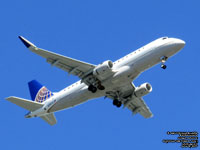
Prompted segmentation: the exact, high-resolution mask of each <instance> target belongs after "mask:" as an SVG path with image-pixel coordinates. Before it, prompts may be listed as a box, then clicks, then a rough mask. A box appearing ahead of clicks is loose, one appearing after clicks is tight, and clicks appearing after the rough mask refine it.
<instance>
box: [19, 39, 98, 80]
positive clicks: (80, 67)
mask: <svg viewBox="0 0 200 150" xmlns="http://www.w3.org/2000/svg"><path fill="white" fill-rule="evenodd" d="M19 38H20V40H21V41H22V42H23V43H24V45H25V46H26V47H27V48H29V49H30V50H31V51H32V52H34V53H36V54H38V55H40V56H42V57H44V58H46V60H47V62H48V63H50V64H51V65H52V66H56V67H58V68H60V69H62V70H64V71H66V72H68V73H69V74H73V75H75V76H78V77H79V78H81V79H82V78H83V77H84V76H86V75H87V74H89V73H90V72H91V71H92V70H93V69H94V68H95V67H96V65H92V64H89V63H86V62H83V61H79V60H76V59H72V58H69V57H66V56H63V55H60V54H56V53H53V52H50V51H47V50H43V49H41V48H38V47H36V46H35V45H34V44H33V43H31V42H30V41H28V40H27V39H25V38H24V37H22V36H19Z"/></svg>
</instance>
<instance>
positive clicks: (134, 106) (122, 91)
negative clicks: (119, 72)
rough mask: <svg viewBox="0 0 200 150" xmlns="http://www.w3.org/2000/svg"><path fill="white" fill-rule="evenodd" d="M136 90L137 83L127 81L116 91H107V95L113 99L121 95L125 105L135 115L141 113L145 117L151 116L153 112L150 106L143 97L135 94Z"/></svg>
mask: <svg viewBox="0 0 200 150" xmlns="http://www.w3.org/2000/svg"><path fill="white" fill-rule="evenodd" d="M116 91H117V92H116ZM134 91H135V85H134V84H133V83H127V84H125V85H124V86H121V87H119V88H118V89H115V91H111V92H107V95H106V96H107V97H109V98H111V99H113V100H114V99H115V98H117V97H120V98H121V99H122V103H123V105H124V107H127V108H128V109H129V110H130V111H131V112H132V113H133V115H135V114H137V113H140V114H141V115H142V116H143V117H144V118H151V117H152V116H153V114H152V112H151V111H150V109H149V107H148V106H147V105H146V103H145V102H144V100H143V98H141V97H140V98H139V97H136V96H135V95H134V94H133V92H134Z"/></svg>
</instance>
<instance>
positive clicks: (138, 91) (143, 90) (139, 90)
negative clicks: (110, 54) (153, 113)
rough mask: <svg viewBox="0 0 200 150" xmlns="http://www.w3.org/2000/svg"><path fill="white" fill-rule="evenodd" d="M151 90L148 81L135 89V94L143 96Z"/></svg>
mask: <svg viewBox="0 0 200 150" xmlns="http://www.w3.org/2000/svg"><path fill="white" fill-rule="evenodd" d="M151 91H152V86H151V84H149V83H143V84H142V85H140V86H139V87H136V89H135V96H137V97H143V96H145V95H147V94H149V93H150V92H151Z"/></svg>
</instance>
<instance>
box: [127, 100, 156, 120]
mask: <svg viewBox="0 0 200 150" xmlns="http://www.w3.org/2000/svg"><path fill="white" fill-rule="evenodd" d="M124 105H125V107H127V108H128V109H129V110H130V111H132V113H133V114H137V113H140V114H141V115H142V116H143V117H144V118H151V117H153V114H152V112H151V110H150V109H149V107H148V106H147V105H146V103H145V102H144V100H143V99H142V98H137V97H132V98H131V99H130V100H129V101H128V102H127V103H125V104H124Z"/></svg>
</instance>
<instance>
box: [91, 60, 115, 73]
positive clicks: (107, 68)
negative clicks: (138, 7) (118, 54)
mask: <svg viewBox="0 0 200 150" xmlns="http://www.w3.org/2000/svg"><path fill="white" fill-rule="evenodd" d="M112 67H113V63H112V61H110V60H107V61H104V62H103V63H101V64H99V65H98V66H97V67H96V68H94V70H93V75H95V76H102V75H104V74H106V73H108V72H111V69H112Z"/></svg>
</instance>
